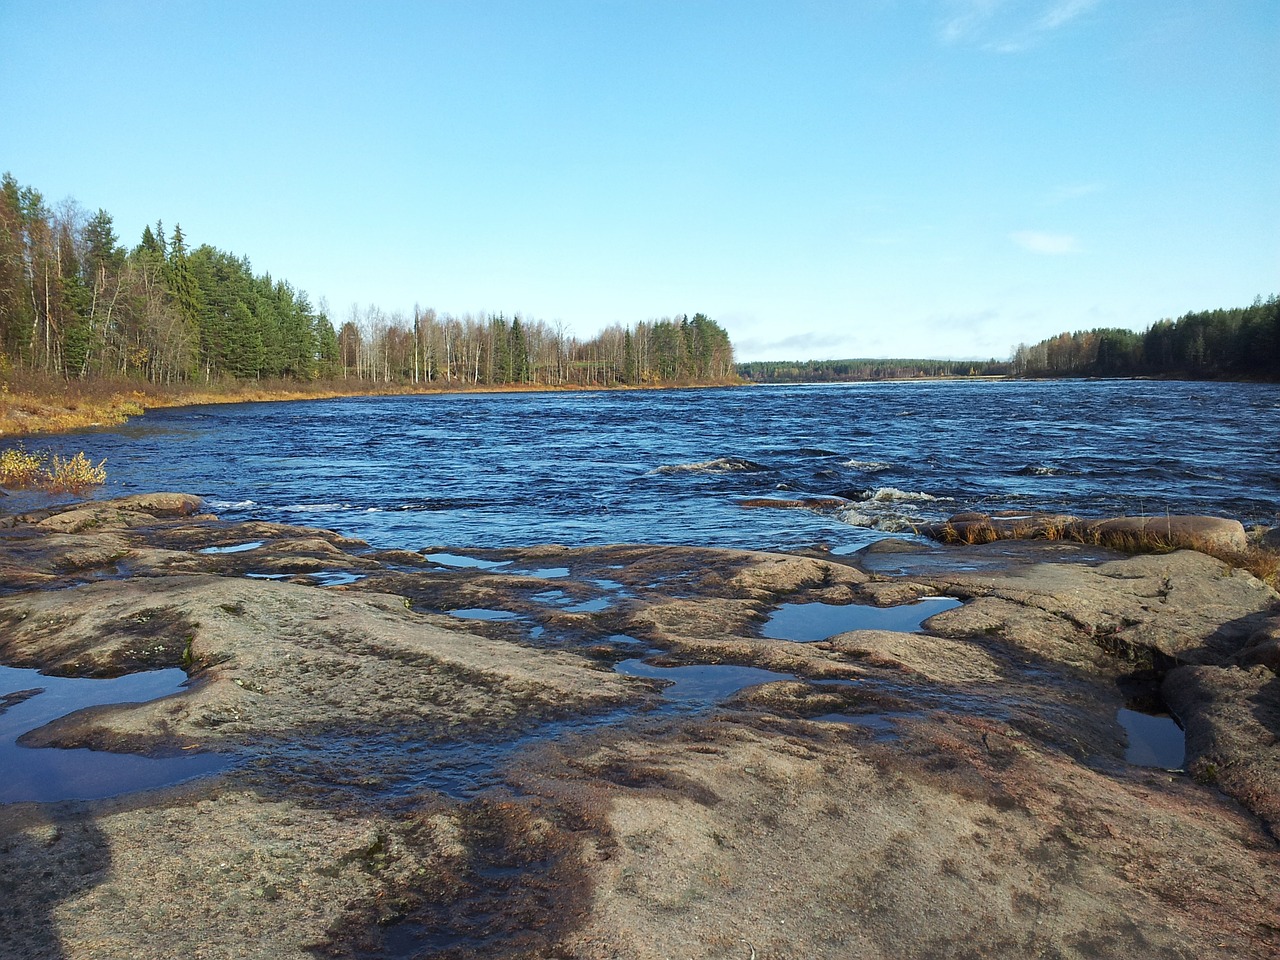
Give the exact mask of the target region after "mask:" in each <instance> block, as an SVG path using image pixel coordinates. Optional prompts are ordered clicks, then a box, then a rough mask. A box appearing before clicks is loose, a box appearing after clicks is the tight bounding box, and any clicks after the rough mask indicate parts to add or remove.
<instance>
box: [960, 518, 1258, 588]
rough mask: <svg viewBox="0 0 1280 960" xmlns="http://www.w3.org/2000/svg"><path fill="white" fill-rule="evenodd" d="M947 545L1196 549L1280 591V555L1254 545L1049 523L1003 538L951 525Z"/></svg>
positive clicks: (974, 525)
mask: <svg viewBox="0 0 1280 960" xmlns="http://www.w3.org/2000/svg"><path fill="white" fill-rule="evenodd" d="M937 539H939V540H941V541H942V542H943V543H960V544H966V545H969V546H974V545H979V544H984V543H992V542H993V541H996V540H999V539H1028V540H1029V539H1035V540H1058V541H1066V542H1070V543H1082V544H1088V545H1090V546H1095V547H1105V548H1107V549H1109V550H1115V551H1117V552H1120V553H1134V554H1136V553H1172V552H1173V551H1174V550H1195V551H1197V552H1199V553H1203V554H1206V555H1208V556H1210V557H1213V558H1214V559H1217V560H1221V561H1222V562H1223V563H1225V564H1227V565H1228V566H1229V567H1232V568H1235V569H1239V570H1247V571H1248V572H1249V573H1251V574H1253V575H1254V576H1255V577H1257V578H1258V579H1259V580H1261V581H1262V582H1263V583H1265V584H1267V585H1268V586H1269V587H1271V588H1272V589H1273V590H1280V553H1276V552H1274V551H1272V550H1268V549H1266V548H1265V547H1261V546H1257V545H1254V544H1250V545H1249V546H1248V547H1246V548H1245V549H1244V550H1243V551H1239V550H1231V549H1228V548H1225V547H1223V546H1220V545H1219V544H1217V543H1214V542H1212V541H1208V540H1203V541H1201V540H1191V541H1185V540H1181V539H1179V540H1178V541H1177V542H1174V541H1173V540H1172V539H1170V538H1169V537H1167V536H1161V535H1160V534H1158V533H1150V532H1138V531H1134V530H1108V529H1106V528H1096V527H1094V528H1090V527H1087V526H1086V525H1084V524H1063V523H1055V522H1047V523H1044V524H1041V525H1029V526H1026V527H1019V528H1017V529H1015V530H1014V531H1013V532H1012V533H1011V534H1006V535H1005V536H1004V537H1003V538H1002V536H1001V534H1000V533H999V532H998V531H997V530H996V529H995V527H994V526H992V525H991V524H990V523H983V522H981V521H971V522H968V523H965V524H961V525H960V527H959V528H957V527H956V526H954V525H952V524H950V523H948V524H945V525H944V526H943V527H942V529H941V531H940V532H939V533H938V534H937Z"/></svg>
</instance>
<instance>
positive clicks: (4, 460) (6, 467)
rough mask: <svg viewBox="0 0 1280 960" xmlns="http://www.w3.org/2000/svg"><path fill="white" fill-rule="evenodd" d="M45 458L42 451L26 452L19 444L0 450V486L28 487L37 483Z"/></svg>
mask: <svg viewBox="0 0 1280 960" xmlns="http://www.w3.org/2000/svg"><path fill="white" fill-rule="evenodd" d="M47 459H48V457H46V456H45V455H44V454H43V453H27V451H26V450H24V449H23V448H22V446H21V444H19V445H18V446H17V447H12V448H10V449H8V450H5V451H2V452H0V487H12V488H19V487H30V486H33V485H35V484H37V483H39V479H40V475H41V471H42V469H43V468H44V464H45V461H46V460H47Z"/></svg>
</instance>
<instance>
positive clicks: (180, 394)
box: [0, 374, 733, 437]
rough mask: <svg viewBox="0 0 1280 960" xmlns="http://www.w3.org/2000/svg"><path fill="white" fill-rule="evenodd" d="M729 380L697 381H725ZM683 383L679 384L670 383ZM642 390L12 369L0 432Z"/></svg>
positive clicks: (1, 399)
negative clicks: (272, 405) (275, 410)
mask: <svg viewBox="0 0 1280 960" xmlns="http://www.w3.org/2000/svg"><path fill="white" fill-rule="evenodd" d="M731 385H733V384H719V383H716V384H703V386H731ZM672 386H685V384H678V385H677V384H672ZM584 389H585V390H605V389H608V390H645V389H653V388H652V387H632V386H625V387H624V386H618V387H581V386H571V385H566V386H563V387H553V386H546V385H542V384H500V385H493V386H487V385H474V384H467V383H462V382H460V381H457V380H454V381H451V382H441V381H434V382H432V383H419V384H395V383H375V382H373V381H369V380H328V381H317V382H315V383H301V382H299V381H296V380H278V381H259V382H256V383H237V384H229V385H217V384H214V385H208V386H202V385H194V384H182V385H176V386H170V387H158V386H151V385H139V384H137V383H134V382H120V381H116V382H111V381H85V382H80V381H72V382H65V381H62V380H50V379H46V378H40V377H34V376H27V377H26V378H25V379H23V378H20V377H19V376H18V375H16V374H15V375H13V376H12V377H11V378H10V380H9V382H8V383H5V384H0V437H21V436H31V435H34V434H44V433H66V432H68V431H70V430H79V429H82V428H84V427H98V426H114V425H116V424H120V423H124V422H125V421H126V420H128V419H129V418H130V417H136V416H141V415H142V414H143V413H145V412H146V411H147V410H156V409H160V408H162V407H191V406H197V405H203V404H211V403H253V402H258V401H266V400H327V399H333V398H336V397H364V396H410V395H427V394H441V393H532V392H537V393H543V392H549V391H550V392H555V391H578V390H584Z"/></svg>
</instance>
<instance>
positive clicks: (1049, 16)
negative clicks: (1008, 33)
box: [1036, 0, 1099, 33]
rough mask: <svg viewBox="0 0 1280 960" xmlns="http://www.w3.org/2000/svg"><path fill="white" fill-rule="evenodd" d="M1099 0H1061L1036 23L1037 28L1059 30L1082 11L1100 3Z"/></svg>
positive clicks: (1087, 10)
mask: <svg viewBox="0 0 1280 960" xmlns="http://www.w3.org/2000/svg"><path fill="white" fill-rule="evenodd" d="M1098 2H1099V0H1059V2H1058V3H1055V4H1054V5H1053V6H1052V7H1050V8H1049V9H1048V10H1046V11H1045V12H1044V14H1043V16H1041V17H1040V20H1039V21H1038V22H1037V23H1036V29H1037V30H1038V31H1040V32H1041V33H1044V32H1046V31H1049V30H1057V29H1058V28H1059V27H1062V26H1066V25H1067V24H1068V23H1070V22H1071V21H1072V20H1074V19H1075V18H1076V17H1078V16H1080V15H1081V14H1082V13H1088V12H1089V10H1091V9H1092V8H1094V7H1096V6H1097V5H1098Z"/></svg>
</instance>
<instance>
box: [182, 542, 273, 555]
mask: <svg viewBox="0 0 1280 960" xmlns="http://www.w3.org/2000/svg"><path fill="white" fill-rule="evenodd" d="M265 543H266V541H265V540H254V541H252V542H250V543H233V544H231V545H230V546H228V547H204V548H202V549H201V550H199V551H198V552H199V553H244V552H245V551H246V550H257V549H258V548H259V547H261V546H262V545H263V544H265Z"/></svg>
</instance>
